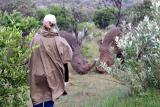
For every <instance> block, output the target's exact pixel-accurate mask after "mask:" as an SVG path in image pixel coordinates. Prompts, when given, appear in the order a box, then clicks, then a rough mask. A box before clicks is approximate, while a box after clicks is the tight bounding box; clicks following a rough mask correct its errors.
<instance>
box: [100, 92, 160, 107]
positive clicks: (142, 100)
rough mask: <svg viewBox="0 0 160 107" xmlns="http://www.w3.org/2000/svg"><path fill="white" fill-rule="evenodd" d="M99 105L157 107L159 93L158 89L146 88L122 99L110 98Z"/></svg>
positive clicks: (159, 103)
mask: <svg viewBox="0 0 160 107" xmlns="http://www.w3.org/2000/svg"><path fill="white" fill-rule="evenodd" d="M105 100H106V102H105V103H103V104H102V106H101V107H159V105H160V102H159V100H160V93H159V91H158V90H153V89H150V90H147V91H146V92H143V93H141V94H139V95H134V96H132V97H129V98H128V97H127V98H124V99H120V98H110V99H105Z"/></svg>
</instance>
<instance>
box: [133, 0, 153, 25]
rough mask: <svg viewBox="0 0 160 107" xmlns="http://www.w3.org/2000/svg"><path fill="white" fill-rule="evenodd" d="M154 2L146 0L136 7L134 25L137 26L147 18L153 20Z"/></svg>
mask: <svg viewBox="0 0 160 107" xmlns="http://www.w3.org/2000/svg"><path fill="white" fill-rule="evenodd" d="M151 6H152V2H151V1H150V0H144V2H143V3H142V4H139V5H137V6H135V7H134V8H133V9H132V11H133V24H135V25H137V24H138V23H139V22H140V21H142V20H143V19H144V17H145V16H148V17H149V18H150V19H151V18H152V14H151V13H152V8H151Z"/></svg>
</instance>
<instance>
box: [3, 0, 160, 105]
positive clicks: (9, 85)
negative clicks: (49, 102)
mask: <svg viewBox="0 0 160 107" xmlns="http://www.w3.org/2000/svg"><path fill="white" fill-rule="evenodd" d="M20 1H21V0H20ZM16 3H17V2H11V3H9V2H8V3H7V4H3V5H0V8H1V10H2V11H1V12H0V35H1V36H0V107H20V106H23V107H25V106H27V101H28V97H27V96H28V95H27V94H28V86H27V71H26V69H25V68H24V62H25V60H26V58H27V57H29V54H30V50H29V49H28V44H29V39H30V38H31V36H33V34H32V33H31V35H30V36H28V37H27V39H26V47H23V48H22V32H26V31H27V32H34V31H35V30H36V29H37V28H38V27H40V25H41V24H42V20H43V17H44V16H45V15H46V14H48V13H51V14H54V15H55V16H56V17H57V22H58V26H59V27H60V29H61V30H69V29H70V28H71V27H72V25H73V23H74V19H73V16H72V12H71V10H70V9H68V8H65V9H64V8H62V7H61V6H50V7H48V8H43V9H36V8H34V6H33V5H32V3H30V0H27V1H24V2H22V1H21V2H18V3H19V5H20V7H23V8H19V7H18V5H17V4H16ZM7 7H9V8H7ZM5 10H6V11H5ZM15 10H16V11H15ZM158 10H159V6H157V5H154V6H152V4H151V2H150V1H148V0H147V1H145V2H144V4H140V5H138V6H135V7H133V8H132V9H130V10H128V11H129V12H125V14H124V15H125V16H124V17H125V18H126V20H127V21H128V20H129V21H128V22H127V23H125V22H124V23H123V25H122V26H123V28H124V29H125V28H127V29H128V30H129V31H127V32H123V36H122V37H121V38H120V39H119V40H118V39H117V43H118V46H119V47H120V48H121V49H122V50H123V55H124V57H125V62H124V64H123V65H121V64H120V63H121V62H120V60H119V59H115V64H114V65H113V66H112V67H111V68H108V67H106V66H105V65H102V66H103V67H104V68H105V69H106V70H107V71H108V72H109V73H110V74H112V75H113V76H114V77H115V78H117V79H119V80H120V81H122V82H123V83H124V84H126V85H128V86H129V87H130V88H131V92H132V95H133V94H134V97H133V98H130V99H128V100H124V101H123V100H122V103H118V101H119V99H118V100H117V101H116V102H114V101H113V103H111V105H107V104H105V103H104V107H105V106H107V107H110V106H111V107H114V106H115V107H117V105H118V107H121V106H122V107H125V106H126V107H134V104H140V105H142V107H147V106H148V107H150V106H149V105H152V104H150V103H154V101H155V103H157V102H158V100H159V91H153V92H152V91H151V92H150V91H148V89H150V88H154V90H155V89H160V70H159V69H160V67H159V64H160V61H159V59H160V12H159V11H158ZM124 11H127V10H124ZM116 12H117V10H115V9H114V8H105V9H97V10H96V11H95V13H94V18H93V22H94V23H95V24H93V23H88V22H87V23H86V22H84V21H86V20H87V19H86V17H87V15H86V14H83V12H82V11H79V10H78V11H77V13H76V14H79V15H80V17H81V18H80V19H79V22H80V23H79V22H78V29H79V30H82V29H83V28H84V27H88V28H89V30H90V31H93V36H94V37H95V38H96V37H100V36H101V35H103V32H102V31H101V29H99V28H103V29H104V28H106V27H108V26H110V25H111V24H115V20H116V18H115V14H116ZM131 13H132V14H131ZM129 14H131V17H129V16H130V15H129ZM129 18H131V19H129ZM130 20H131V21H130ZM129 22H131V23H129ZM128 23H129V24H128ZM132 25H134V26H132ZM97 27H98V28H97ZM95 45H96V44H95V43H94V45H93V46H95ZM93 46H92V47H93ZM92 47H90V46H89V45H86V46H85V48H84V54H85V55H86V56H87V57H94V54H93V53H92V51H94V50H92V49H91V48H92ZM95 47H96V46H95ZM146 90H147V92H146ZM135 93H136V94H135ZM135 95H138V97H137V96H135ZM152 97H156V98H158V99H156V98H155V99H154V100H152V99H151V98H152ZM138 100H140V101H141V102H145V101H146V100H147V101H150V102H147V103H144V104H142V103H141V102H140V101H138ZM111 102H112V101H111ZM112 104H113V105H112ZM115 104H116V105H115ZM157 104H159V103H157ZM153 106H154V104H153ZM155 106H157V105H155Z"/></svg>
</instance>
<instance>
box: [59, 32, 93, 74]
mask: <svg viewBox="0 0 160 107" xmlns="http://www.w3.org/2000/svg"><path fill="white" fill-rule="evenodd" d="M77 34H78V35H73V33H70V32H66V31H61V32H60V36H61V37H63V38H65V39H66V41H67V42H68V44H69V45H70V46H71V48H72V52H73V56H72V61H71V65H72V67H73V69H74V70H75V71H76V72H77V73H79V74H86V73H88V72H89V71H90V69H91V68H92V67H93V66H94V65H95V62H94V63H92V64H90V63H89V62H88V60H87V59H86V58H85V57H84V56H83V51H82V48H83V40H84V38H85V37H86V36H87V34H88V32H87V29H84V30H83V31H82V33H77ZM79 34H81V35H79Z"/></svg>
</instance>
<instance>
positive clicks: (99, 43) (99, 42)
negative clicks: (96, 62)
mask: <svg viewBox="0 0 160 107" xmlns="http://www.w3.org/2000/svg"><path fill="white" fill-rule="evenodd" d="M97 44H98V46H99V47H100V46H102V39H100V40H98V41H97Z"/></svg>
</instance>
